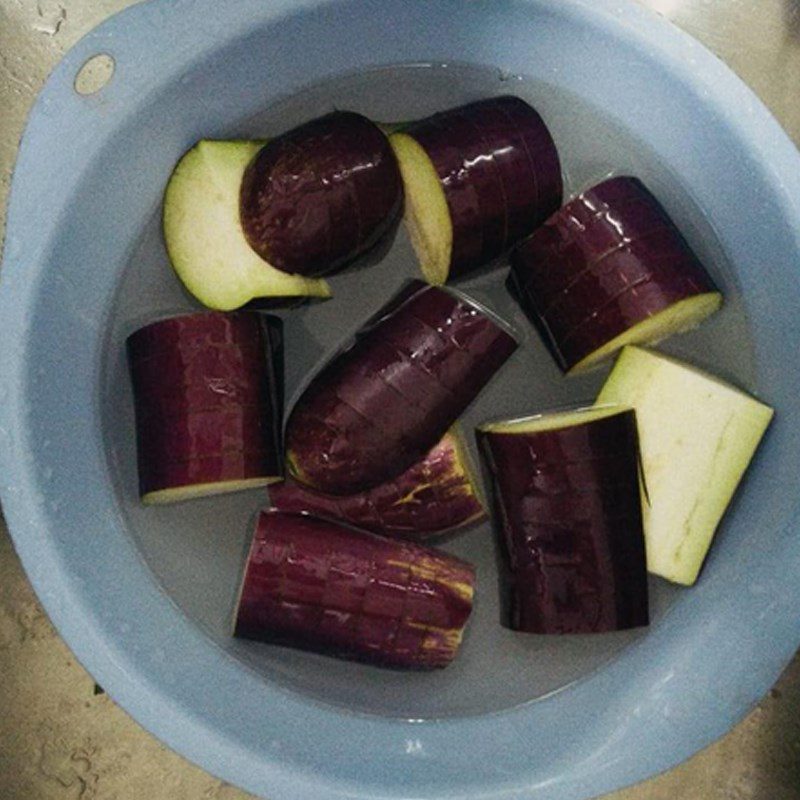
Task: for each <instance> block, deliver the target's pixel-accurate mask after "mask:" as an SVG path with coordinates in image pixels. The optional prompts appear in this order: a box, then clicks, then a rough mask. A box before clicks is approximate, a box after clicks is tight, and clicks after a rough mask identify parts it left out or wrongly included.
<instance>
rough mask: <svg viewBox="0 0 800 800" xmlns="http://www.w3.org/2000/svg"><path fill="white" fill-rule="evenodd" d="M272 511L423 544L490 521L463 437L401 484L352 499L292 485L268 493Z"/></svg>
mask: <svg viewBox="0 0 800 800" xmlns="http://www.w3.org/2000/svg"><path fill="white" fill-rule="evenodd" d="M269 498H270V502H271V503H272V506H273V507H274V508H277V509H279V510H281V511H294V512H301V511H307V512H309V513H311V514H315V515H316V516H320V517H327V518H330V519H338V520H342V521H343V522H346V523H348V524H350V525H354V526H355V527H358V528H361V529H363V530H367V531H372V532H373V533H381V534H383V535H385V536H402V537H404V538H408V539H415V540H424V539H426V538H428V537H431V536H436V535H439V534H442V533H445V532H452V531H454V530H456V529H458V528H464V527H466V526H467V525H470V524H472V523H475V522H478V521H479V520H482V519H483V518H484V517H485V513H484V509H483V505H482V504H481V501H480V499H479V496H478V488H477V483H476V479H475V477H474V476H473V475H472V474H471V472H470V466H469V463H468V455H467V452H466V447H465V445H464V444H463V443H462V442H461V441H460V433H458V432H457V431H456V430H455V429H453V430H450V431H448V432H447V433H446V434H445V435H444V436H443V437H442V439H441V440H440V441H439V443H438V444H436V445H435V446H434V447H433V448H431V450H429V451H428V453H427V454H426V455H425V457H424V458H422V460H420V461H418V462H417V463H416V464H413V465H412V466H410V467H409V468H408V469H407V470H406V471H405V472H404V473H402V474H401V475H399V476H398V477H397V478H394V479H392V480H389V481H386V483H381V484H379V485H378V486H375V487H374V488H372V489H368V490H367V491H364V492H359V493H358V494H352V495H341V496H336V495H329V494H323V493H321V492H315V491H314V490H313V489H309V488H308V487H306V486H303V485H302V484H299V483H297V482H296V481H293V480H291V479H289V480H286V481H284V482H283V483H278V484H275V485H274V486H271V487H270V489H269Z"/></svg>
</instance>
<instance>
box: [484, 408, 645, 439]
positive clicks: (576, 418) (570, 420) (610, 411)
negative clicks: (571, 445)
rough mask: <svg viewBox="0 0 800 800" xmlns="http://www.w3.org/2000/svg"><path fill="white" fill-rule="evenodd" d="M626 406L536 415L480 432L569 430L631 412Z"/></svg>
mask: <svg viewBox="0 0 800 800" xmlns="http://www.w3.org/2000/svg"><path fill="white" fill-rule="evenodd" d="M630 410H631V409H630V407H628V406H624V405H607V406H602V407H597V406H586V407H584V408H576V409H574V410H571V411H556V412H553V413H550V414H535V415H533V416H530V417H522V418H520V419H513V420H507V421H503V422H490V423H487V424H486V425H481V426H480V428H479V430H480V431H481V432H483V433H536V432H538V431H552V430H558V429H560V428H569V427H571V426H573V425H584V424H586V423H589V422H594V421H596V420H599V419H605V418H606V417H613V416H615V415H617V414H624V413H626V412H628V411H630Z"/></svg>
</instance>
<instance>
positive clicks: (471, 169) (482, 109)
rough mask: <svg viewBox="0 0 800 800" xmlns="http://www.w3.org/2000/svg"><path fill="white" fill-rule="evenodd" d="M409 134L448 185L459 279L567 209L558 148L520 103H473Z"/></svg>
mask: <svg viewBox="0 0 800 800" xmlns="http://www.w3.org/2000/svg"><path fill="white" fill-rule="evenodd" d="M404 132H405V133H407V134H408V135H409V136H412V137H413V138H414V139H415V140H416V141H417V143H418V144H419V145H420V146H421V147H422V148H423V149H424V150H425V152H426V153H427V155H428V157H429V158H430V159H431V161H432V163H433V165H434V167H435V169H436V172H437V174H438V175H439V178H440V180H441V182H442V186H443V188H444V193H445V198H446V200H447V205H448V208H449V210H450V218H451V221H452V225H453V250H452V256H451V261H450V275H451V276H453V277H456V276H458V275H462V274H464V273H466V272H469V271H470V270H473V269H476V268H478V267H480V266H482V265H484V264H488V263H490V262H492V261H494V260H495V259H496V258H498V257H499V256H501V255H502V254H503V253H504V252H506V251H507V250H508V249H509V248H510V247H512V246H513V245H514V244H516V243H517V242H518V241H520V239H522V238H524V237H525V236H527V235H529V234H530V233H531V232H532V231H534V230H535V229H536V227H537V226H538V225H540V224H541V223H542V222H543V221H544V220H545V219H546V218H547V217H549V216H550V215H551V214H552V213H553V212H554V211H556V209H558V207H559V206H560V205H561V200H562V196H563V186H562V180H561V165H560V162H559V158H558V152H557V150H556V147H555V144H554V142H553V139H552V137H551V135H550V132H549V131H548V129H547V126H546V125H545V124H544V122H543V120H542V118H541V117H540V116H539V114H538V113H537V112H536V111H535V110H534V109H533V108H531V107H530V106H529V105H528V104H527V103H525V102H524V101H523V100H520V99H519V98H518V97H495V98H491V99H488V100H480V101H478V102H475V103H468V104H467V105H464V106H460V107H458V108H454V109H450V110H449V111H444V112H442V113H439V114H434V115H433V116H432V117H428V118H427V119H424V120H420V121H418V122H415V123H413V124H412V125H410V126H408V127H407V128H406V129H405V130H404Z"/></svg>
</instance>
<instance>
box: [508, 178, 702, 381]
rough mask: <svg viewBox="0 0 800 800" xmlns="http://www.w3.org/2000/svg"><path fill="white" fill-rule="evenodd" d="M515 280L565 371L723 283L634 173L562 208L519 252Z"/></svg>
mask: <svg viewBox="0 0 800 800" xmlns="http://www.w3.org/2000/svg"><path fill="white" fill-rule="evenodd" d="M509 282H510V283H511V284H512V286H511V287H510V288H511V290H512V294H513V295H514V296H515V298H516V299H517V301H518V302H519V303H520V305H521V306H522V309H523V310H524V311H525V313H526V314H527V315H528V317H529V318H530V319H531V321H532V322H533V324H534V325H535V326H536V328H537V329H538V330H539V332H540V333H541V334H542V336H543V338H544V340H545V342H546V344H547V346H548V347H549V348H550V351H551V352H552V354H553V357H554V358H555V360H556V361H557V362H558V364H559V366H560V367H561V369H562V370H564V371H568V370H569V369H571V368H572V367H574V366H575V365H576V364H578V363H579V362H580V361H582V360H583V359H585V358H586V357H587V356H589V355H591V354H592V353H593V352H594V351H595V350H597V349H599V348H600V347H602V346H603V345H604V344H606V343H607V342H609V341H611V340H612V339H614V338H616V337H617V336H619V335H620V334H622V333H624V332H625V331H626V330H628V329H629V328H632V327H633V326H634V325H636V324H638V323H639V322H642V321H643V320H645V319H647V318H648V317H651V316H653V315H655V314H658V313H660V312H661V311H664V310H665V309H666V308H668V307H669V306H671V305H673V304H674V303H677V302H679V301H681V300H685V299H687V298H689V297H693V296H695V295H698V294H704V293H706V292H715V291H717V288H716V286H715V285H714V282H713V281H712V279H711V277H710V276H709V275H708V273H707V272H706V270H705V269H704V267H703V266H702V264H701V263H700V262H699V261H698V259H697V257H696V256H695V254H694V253H693V252H692V250H691V248H690V247H689V245H688V243H687V242H686V240H685V239H684V238H683V236H682V235H681V233H680V231H679V230H678V229H677V228H676V227H675V225H674V223H673V222H672V221H671V220H670V218H669V216H668V215H667V213H666V211H665V210H664V209H663V208H662V206H661V205H660V204H659V202H658V201H657V200H656V199H655V197H653V195H652V194H650V192H649V191H648V190H647V189H646V188H645V187H644V185H643V184H642V183H641V182H640V181H639V180H637V179H636V178H628V177H620V178H612V179H610V180H608V181H605V182H603V183H601V184H599V185H598V186H596V187H594V188H593V189H590V190H589V191H587V192H584V193H583V194H581V195H579V196H578V197H576V198H575V199H574V200H572V201H571V202H569V203H567V205H565V206H564V207H563V208H562V209H561V210H560V211H558V212H557V213H556V214H554V215H553V216H552V217H551V218H550V219H549V220H548V221H547V222H546V223H545V224H544V225H543V226H542V227H540V228H539V229H538V230H537V231H536V232H535V233H534V234H533V236H531V237H530V238H529V239H528V240H527V241H526V242H524V243H523V244H522V245H520V246H519V247H518V248H517V249H516V250H515V251H514V253H513V254H512V257H511V274H510V276H509Z"/></svg>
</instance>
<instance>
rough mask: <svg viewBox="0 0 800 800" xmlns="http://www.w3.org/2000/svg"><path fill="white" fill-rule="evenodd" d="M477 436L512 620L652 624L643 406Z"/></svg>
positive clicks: (559, 417)
mask: <svg viewBox="0 0 800 800" xmlns="http://www.w3.org/2000/svg"><path fill="white" fill-rule="evenodd" d="M477 440H478V446H479V448H480V452H481V456H482V460H483V462H484V464H485V466H486V469H487V472H488V474H489V476H490V478H491V483H492V495H493V503H494V509H495V524H496V528H497V532H498V535H499V537H500V544H501V552H502V558H503V584H504V590H505V597H504V601H505V603H504V605H505V620H504V624H505V625H507V627H509V628H511V629H512V630H515V631H522V632H525V633H540V634H562V633H603V632H608V631H617V630H624V629H627V628H634V627H639V626H643V625H647V624H648V621H649V616H648V595H647V570H646V561H645V543H644V534H643V532H642V508H641V497H640V488H639V471H638V439H637V429H636V416H635V413H634V412H633V411H632V410H631V409H627V408H624V407H610V408H609V407H604V408H596V409H580V410H578V411H572V412H562V413H556V414H546V415H541V416H537V417H531V418H527V419H522V420H515V421H510V422H501V423H493V424H489V425H485V426H483V427H481V428H479V429H478V431H477Z"/></svg>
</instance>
